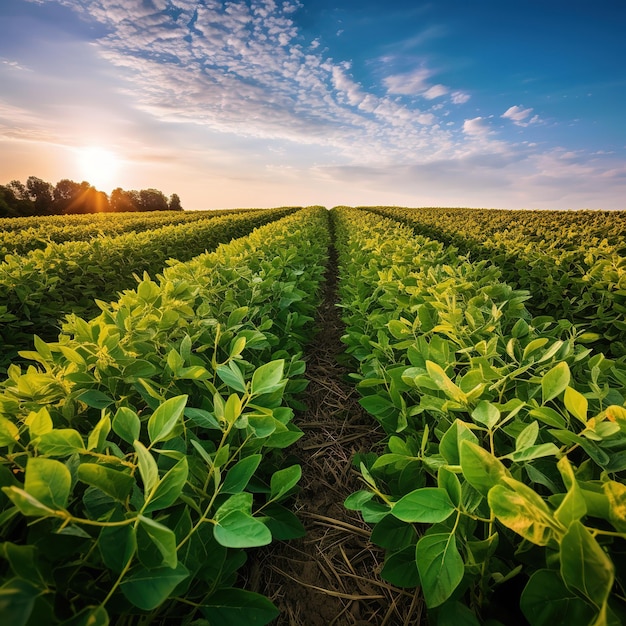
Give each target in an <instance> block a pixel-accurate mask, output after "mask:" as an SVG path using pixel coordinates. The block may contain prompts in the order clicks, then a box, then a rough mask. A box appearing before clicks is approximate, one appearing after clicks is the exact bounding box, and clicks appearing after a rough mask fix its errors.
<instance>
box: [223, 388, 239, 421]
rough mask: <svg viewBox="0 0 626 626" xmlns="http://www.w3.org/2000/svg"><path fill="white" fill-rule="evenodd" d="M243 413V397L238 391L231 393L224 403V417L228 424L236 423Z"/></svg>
mask: <svg viewBox="0 0 626 626" xmlns="http://www.w3.org/2000/svg"><path fill="white" fill-rule="evenodd" d="M240 415H241V398H240V397H239V396H238V395H237V394H236V393H231V394H230V396H228V400H226V404H225V405H224V419H225V420H226V422H227V423H228V424H234V423H235V422H236V421H237V420H238V419H239V416H240Z"/></svg>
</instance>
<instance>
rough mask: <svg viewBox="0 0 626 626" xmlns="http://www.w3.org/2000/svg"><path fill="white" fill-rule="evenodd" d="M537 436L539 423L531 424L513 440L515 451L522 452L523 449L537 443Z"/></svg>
mask: <svg viewBox="0 0 626 626" xmlns="http://www.w3.org/2000/svg"><path fill="white" fill-rule="evenodd" d="M538 436H539V423H538V422H531V423H530V424H528V426H526V428H524V430H522V432H521V433H520V434H519V435H518V436H517V438H516V439H515V450H516V451H519V450H524V449H525V448H530V446H533V445H534V444H535V441H537V437H538Z"/></svg>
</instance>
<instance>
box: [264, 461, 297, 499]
mask: <svg viewBox="0 0 626 626" xmlns="http://www.w3.org/2000/svg"><path fill="white" fill-rule="evenodd" d="M301 477H302V468H301V467H300V466H299V465H292V466H290V467H286V468H285V469H282V470H278V471H277V472H274V473H273V474H272V478H271V480H270V499H271V500H278V499H280V498H281V497H282V496H284V495H285V494H286V493H287V492H288V491H290V490H291V489H292V488H293V487H295V486H296V484H297V483H298V481H299V480H300V478H301Z"/></svg>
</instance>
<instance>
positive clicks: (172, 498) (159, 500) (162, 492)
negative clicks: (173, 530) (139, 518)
mask: <svg viewBox="0 0 626 626" xmlns="http://www.w3.org/2000/svg"><path fill="white" fill-rule="evenodd" d="M188 474H189V464H188V462H187V457H186V456H184V457H183V458H182V459H180V461H178V462H177V463H176V465H174V466H173V467H172V468H171V469H170V470H169V471H168V472H167V473H166V474H165V476H163V478H161V480H159V482H158V484H157V486H156V489H155V490H154V491H153V492H152V493H151V495H150V499H149V502H148V503H147V506H146V507H145V508H144V509H143V510H144V512H145V513H150V512H152V511H158V510H161V509H166V508H167V507H169V506H172V504H174V502H176V500H178V498H179V497H180V496H181V494H182V492H183V487H184V486H185V483H186V482H187V476H188Z"/></svg>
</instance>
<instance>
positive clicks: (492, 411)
mask: <svg viewBox="0 0 626 626" xmlns="http://www.w3.org/2000/svg"><path fill="white" fill-rule="evenodd" d="M472 419H473V420H474V421H475V422H476V423H478V424H482V425H483V426H486V427H487V428H488V429H489V430H491V429H492V428H493V427H494V426H495V425H496V424H497V423H498V422H499V421H500V409H498V407H497V406H495V405H494V404H491V402H488V401H487V400H481V401H480V402H479V403H478V405H477V406H476V408H475V409H474V410H473V411H472Z"/></svg>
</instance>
